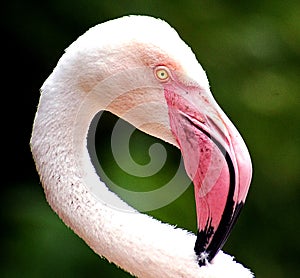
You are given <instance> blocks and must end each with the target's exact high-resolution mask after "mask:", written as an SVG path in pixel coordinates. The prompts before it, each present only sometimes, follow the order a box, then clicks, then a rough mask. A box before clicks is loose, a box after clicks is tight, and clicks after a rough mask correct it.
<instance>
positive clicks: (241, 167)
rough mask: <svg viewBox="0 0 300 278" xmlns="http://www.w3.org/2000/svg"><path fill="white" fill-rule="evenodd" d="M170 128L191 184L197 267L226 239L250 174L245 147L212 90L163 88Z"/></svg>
mask: <svg viewBox="0 0 300 278" xmlns="http://www.w3.org/2000/svg"><path fill="white" fill-rule="evenodd" d="M165 98H166V101H167V105H168V113H169V120H170V126H171V130H172V133H173V135H174V137H175V138H176V141H177V143H178V145H179V147H180V149H181V152H182V156H183V160H184V164H185V169H186V172H187V174H188V176H189V177H190V178H191V180H192V181H193V183H194V191H195V200H196V209H197V223H198V233H197V240H196V244H195V248H194V249H195V253H196V255H197V258H198V263H199V265H200V266H202V265H205V264H207V263H208V262H211V261H212V259H213V258H214V257H215V255H216V254H217V253H218V251H219V250H220V249H221V248H222V247H223V245H224V244H225V242H226V240H227V238H228V236H229V234H230V232H231V230H232V227H233V226H234V224H235V222H236V220H237V218H238V216H239V214H240V211H241V208H242V207H243V205H244V202H245V199H246V195H247V193H248V189H249V186H250V181H251V176H252V165H251V159H250V155H249V153H248V150H247V147H246V145H245V143H244V141H243V139H242V137H241V135H240V134H239V133H238V131H237V129H236V128H235V127H234V125H233V124H232V123H231V122H230V120H229V119H228V118H227V116H226V115H225V114H224V113H223V111H222V110H221V109H220V107H219V106H218V104H217V103H216V102H215V100H214V99H213V97H212V96H211V94H210V93H209V94H206V93H205V92H199V91H197V90H196V91H195V90H191V91H189V92H185V94H183V93H181V94H176V93H174V91H173V90H167V89H166V90H165Z"/></svg>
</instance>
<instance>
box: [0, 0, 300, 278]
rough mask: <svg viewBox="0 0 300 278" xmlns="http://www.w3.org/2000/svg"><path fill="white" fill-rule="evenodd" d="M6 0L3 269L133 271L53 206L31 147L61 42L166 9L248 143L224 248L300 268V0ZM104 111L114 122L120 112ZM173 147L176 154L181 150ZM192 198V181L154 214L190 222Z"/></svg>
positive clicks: (268, 270)
mask: <svg viewBox="0 0 300 278" xmlns="http://www.w3.org/2000/svg"><path fill="white" fill-rule="evenodd" d="M1 6H2V7H1V35H2V38H1V47H2V54H3V55H2V61H3V60H4V64H3V63H2V65H3V67H2V74H1V77H2V96H3V97H4V99H3V100H2V104H3V107H2V110H1V111H2V112H4V113H3V115H2V125H3V131H2V141H3V143H4V144H2V146H3V147H2V152H3V153H4V158H3V161H2V165H4V169H3V167H2V173H3V174H2V180H3V182H2V186H1V190H2V192H1V200H0V201H1V240H2V242H1V260H0V276H1V277H130V276H129V275H128V274H125V273H124V272H123V271H121V270H118V269H117V268H116V267H115V266H114V265H111V264H108V263H107V262H106V261H105V260H104V259H100V258H99V257H98V256H97V255H95V254H94V253H93V252H92V251H91V250H90V249H89V247H87V246H86V245H85V243H84V242H83V241H82V240H80V239H79V238H78V237H77V236H76V235H75V234H74V233H73V232H72V231H71V230H69V229H68V228H66V227H65V225H64V224H63V223H62V222H61V221H60V220H59V219H58V217H57V216H56V215H55V214H54V213H53V212H52V210H51V209H50V207H49V206H48V205H47V203H46V201H45V198H44V195H43V191H42V188H41V185H40V183H39V178H38V175H37V174H36V171H35V168H34V164H33V161H32V159H31V154H30V150H29V138H30V132H31V126H32V122H33V118H34V113H35V110H36V106H37V103H38V98H39V88H40V86H41V85H42V83H43V81H44V80H45V79H46V78H47V76H48V75H49V74H50V73H51V71H52V69H53V67H54V66H55V65H56V63H57V60H58V59H59V57H60V56H61V55H62V54H63V50H64V49H65V48H66V47H67V46H68V45H69V44H70V43H72V42H73V41H74V40H75V39H76V38H77V37H78V36H79V35H81V34H82V33H83V32H85V31H86V30H87V29H88V28H90V27H92V26H94V25H96V24H97V23H101V22H104V21H106V20H109V19H112V18H116V17H120V16H123V15H128V14H147V15H152V16H155V17H160V18H163V19H165V20H166V21H168V22H169V23H170V24H171V25H172V26H173V27H175V29H176V30H177V31H178V32H179V34H180V35H181V37H182V38H183V39H184V40H185V41H186V42H187V43H188V44H189V45H190V46H192V48H193V50H194V52H195V53H196V55H197V57H198V59H199V61H200V62H201V64H202V65H203V67H204V68H205V70H206V72H207V74H208V77H209V80H210V83H211V88H212V91H213V93H214V96H215V98H216V99H217V101H218V102H219V104H220V105H221V107H222V108H223V109H224V110H225V112H226V113H227V115H229V117H230V118H231V119H232V120H233V122H234V123H235V125H236V126H237V127H238V129H239V130H240V132H241V133H242V135H243V137H244V139H245V141H246V142H247V145H248V147H249V149H250V152H251V155H252V159H253V165H254V177H253V182H252V187H251V190H250V193H249V196H248V199H247V202H246V206H245V208H244V210H243V213H242V215H241V217H240V219H239V221H238V223H237V225H236V227H235V228H234V230H233V232H232V234H231V236H230V238H229V240H228V242H227V243H226V245H225V247H224V250H225V251H226V252H228V253H230V254H233V255H235V256H236V257H237V259H238V261H240V262H242V263H243V264H244V265H246V266H248V267H250V268H251V269H252V271H254V272H255V274H256V277H265V278H268V277H272V278H282V277H300V271H299V254H300V235H299V234H300V225H299V212H300V194H299V193H300V190H299V182H300V171H299V166H300V150H299V149H300V140H299V138H300V128H299V120H300V74H299V73H300V2H299V1H296V0H295V1H289V0H287V1H279V0H275V1H267V0H260V1H258V0H254V1H248V2H245V1H233V0H231V1H221V0H219V1H216V0H215V1H208V0H207V1H192V0H185V1H181V0H180V1H179V0H169V1H161V0H160V1H137V0H130V1H129V0H124V1H111V0H109V1H108V0H102V1H100V0H87V1H86V0H77V1H68V0H59V1H58V0H52V1H50V0H48V1H47V0H45V1H34V0H29V1H21V0H10V1H8V0H6V1H2V5H1ZM6 106H7V107H6ZM105 119H106V120H105V124H107V130H106V131H105V132H109V131H108V130H109V123H110V122H113V121H115V119H114V118H113V117H111V116H110V115H108V116H107V117H106V118H105ZM105 126H106V125H105ZM137 137H138V136H137ZM143 140H144V139H143ZM143 140H140V141H142V142H144V141H143ZM145 140H148V139H145ZM149 140H150V141H151V140H152V139H149ZM103 144H104V143H102V142H100V145H103ZM143 145H145V144H144V143H142V144H139V140H137V141H135V143H134V149H136V150H137V153H136V154H135V156H136V157H137V160H139V158H138V157H143V155H139V154H144V153H145V154H146V153H147V150H145V149H144V148H143ZM146 145H147V144H146ZM168 149H169V151H170V154H169V156H170V157H171V158H172V157H173V158H174V159H171V161H176V159H177V160H178V159H179V158H178V157H179V154H178V152H176V151H175V150H174V149H173V148H171V147H168ZM100 151H101V150H100ZM133 156H134V155H133ZM108 159H109V157H108ZM103 163H105V162H103ZM106 163H107V162H106ZM141 163H147V161H144V162H143V161H142V162H141ZM168 167H173V166H172V162H171V164H170V166H168ZM168 167H167V169H169V168H168ZM168 171H169V170H167V172H168ZM113 172H116V173H117V172H118V171H117V170H116V171H113ZM112 174H115V173H112ZM116 175H118V174H116ZM3 177H4V179H3ZM114 178H117V177H114ZM150 183H151V181H150ZM192 198H193V197H192V188H191V187H189V189H188V190H187V191H186V192H185V193H184V194H183V196H182V197H181V198H179V199H178V200H177V201H176V202H174V203H172V204H171V205H169V206H167V207H165V208H163V209H161V210H158V211H154V212H151V213H152V214H153V215H155V216H156V217H157V218H160V219H162V220H164V221H167V222H170V223H174V224H176V223H177V224H178V226H181V227H184V228H187V229H190V230H192V231H195V227H196V223H195V213H194V204H193V201H192Z"/></svg>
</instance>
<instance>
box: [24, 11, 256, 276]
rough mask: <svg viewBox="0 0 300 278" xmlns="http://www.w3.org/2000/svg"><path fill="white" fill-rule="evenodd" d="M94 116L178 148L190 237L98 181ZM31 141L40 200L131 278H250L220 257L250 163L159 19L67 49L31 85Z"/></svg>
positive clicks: (140, 20)
mask: <svg viewBox="0 0 300 278" xmlns="http://www.w3.org/2000/svg"><path fill="white" fill-rule="evenodd" d="M103 110H107V111H110V112H112V113H114V114H116V115H117V116H119V117H120V118H123V119H124V120H126V121H128V122H129V123H131V124H132V125H134V126H135V127H136V128H138V129H140V130H141V131H143V132H145V133H148V134H150V135H152V136H155V137H158V138H160V139H162V140H164V141H166V142H168V143H170V144H173V145H175V146H176V147H178V148H179V149H180V150H181V153H182V156H183V160H184V165H185V169H186V172H187V174H188V176H189V178H190V179H191V180H192V181H193V183H194V188H195V190H194V192H195V200H196V210H197V223H198V233H197V235H194V234H193V233H191V232H189V231H186V230H184V229H180V228H177V227H174V226H172V225H170V224H168V223H162V222H160V221H159V220H156V219H154V218H152V217H150V216H148V215H146V214H144V213H141V212H138V211H137V210H135V209H134V208H132V207H131V206H129V205H128V204H127V203H125V202H124V201H123V200H121V199H120V198H119V197H118V196H117V195H116V194H115V193H113V192H111V191H110V190H109V189H108V187H107V186H106V185H105V184H104V183H103V182H102V181H101V180H100V178H99V176H98V175H97V174H96V171H95V168H94V166H93V164H92V162H91V157H90V154H89V151H88V148H87V134H88V132H89V126H90V124H91V121H92V119H93V118H94V117H95V115H96V114H97V113H98V112H99V111H103ZM30 144H31V150H32V153H33V157H34V161H35V164H36V168H37V171H38V173H39V175H40V179H41V182H42V185H43V188H44V191H45V195H46V199H47V201H48V203H49V204H50V206H51V207H52V209H53V210H54V211H55V212H56V213H57V214H58V215H59V217H60V218H61V219H62V220H63V222H64V223H65V224H66V225H67V226H69V227H71V229H73V230H74V231H75V233H76V234H78V235H79V236H80V237H81V238H82V239H83V240H84V241H85V242H86V243H87V244H88V245H89V246H90V247H91V248H92V249H93V250H94V251H95V252H96V253H97V254H99V255H100V256H101V257H105V258H106V259H107V260H109V261H110V262H113V263H114V264H116V265H117V266H119V267H120V268H122V269H124V270H125V271H127V272H129V273H131V274H132V275H134V276H137V277H203V278H204V277H239V278H241V277H253V274H252V273H251V271H250V270H248V269H247V268H245V267H244V266H242V265H241V264H240V263H237V262H236V261H234V259H233V257H231V256H230V255H227V254H225V253H223V252H222V251H220V249H221V248H222V247H223V245H224V243H225V241H226V239H227V238H228V235H229V233H230V231H231V229H232V226H233V225H234V223H235V221H236V219H237V217H238V215H239V212H240V210H241V208H242V206H243V204H244V202H245V198H246V195H247V192H248V189H249V185H250V180H251V175H252V166H251V160H250V155H249V153H248V150H247V147H246V145H245V143H244V141H243V139H242V137H241V135H240V134H239V133H238V131H237V130H236V128H235V127H234V125H233V124H232V123H231V122H230V120H229V119H228V118H227V116H226V115H225V114H224V112H223V111H222V110H221V108H220V107H219V106H218V104H217V103H216V101H215V100H214V98H213V96H212V94H211V92H210V88H209V83H208V79H207V77H206V74H205V72H204V70H203V69H202V67H201V65H200V64H199V63H198V61H197V59H196V58H195V55H194V54H193V52H192V50H191V49H190V48H189V47H188V46H187V45H186V44H185V43H184V42H183V41H182V40H181V39H180V37H179V35H178V34H177V32H176V31H175V30H174V29H173V28H172V27H170V25H169V24H168V23H166V22H165V21H163V20H160V19H156V18H153V17H149V16H125V17H121V18H118V19H114V20H110V21H108V22H105V23H102V24H99V25H96V26H95V27H93V28H91V29H90V30H88V31H87V32H86V33H85V34H83V35H82V36H81V37H79V38H78V39H77V40H76V41H75V42H74V43H72V44H71V45H70V46H69V47H68V48H67V49H66V51H65V53H64V55H63V56H62V57H61V59H60V60H59V62H58V64H57V66H56V67H55V69H54V70H53V72H52V74H51V75H50V76H49V77H48V79H47V80H46V81H45V83H44V84H43V86H42V88H41V96H40V101H39V105H38V109H37V113H36V116H35V120H34V125H33V131H32V137H31V142H30Z"/></svg>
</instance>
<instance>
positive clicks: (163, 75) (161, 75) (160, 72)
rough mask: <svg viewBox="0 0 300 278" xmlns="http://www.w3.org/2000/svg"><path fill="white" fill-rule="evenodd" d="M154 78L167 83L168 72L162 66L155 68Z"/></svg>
mask: <svg viewBox="0 0 300 278" xmlns="http://www.w3.org/2000/svg"><path fill="white" fill-rule="evenodd" d="M155 76H156V78H157V79H159V80H160V81H164V82H165V81H168V80H169V77H170V74H169V70H168V69H167V68H166V67H163V66H160V67H157V68H156V69H155Z"/></svg>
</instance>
